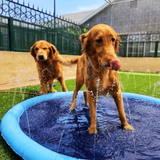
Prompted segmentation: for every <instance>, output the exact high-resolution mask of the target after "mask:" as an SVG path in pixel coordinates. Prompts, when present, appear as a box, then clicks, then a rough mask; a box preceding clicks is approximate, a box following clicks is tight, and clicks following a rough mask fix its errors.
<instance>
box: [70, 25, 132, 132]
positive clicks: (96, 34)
mask: <svg viewBox="0 0 160 160" xmlns="http://www.w3.org/2000/svg"><path fill="white" fill-rule="evenodd" d="M80 41H81V44H82V51H83V54H82V55H81V57H80V58H79V59H78V62H77V73H76V88H75V90H74V93H73V97H72V103H71V105H70V109H71V110H73V109H75V107H76V101H75V100H76V97H77V94H78V91H79V90H80V88H81V87H82V85H83V84H85V86H86V92H84V98H85V103H86V104H87V105H89V107H90V116H91V121H90V123H91V124H90V127H89V128H88V131H89V133H90V134H93V133H97V116H96V100H97V99H98V96H100V95H104V96H106V95H107V93H109V94H110V95H111V96H112V97H113V99H114V101H115V103H116V106H117V109H118V112H119V119H120V121H121V124H122V126H123V128H124V129H125V130H131V131H133V130H134V128H133V127H132V126H131V125H130V124H129V123H128V122H127V119H126V115H125V111H124V107H123V99H122V93H121V88H120V84H119V77H118V70H119V69H120V62H119V60H118V58H117V55H116V53H117V52H118V51H119V45H120V36H119V34H117V33H116V32H115V31H114V30H113V29H112V28H111V27H109V26H108V25H104V24H98V25H96V26H94V27H93V28H91V29H90V30H89V31H88V32H87V33H85V34H82V35H81V36H80Z"/></svg>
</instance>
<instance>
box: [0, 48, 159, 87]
mask: <svg viewBox="0 0 160 160" xmlns="http://www.w3.org/2000/svg"><path fill="white" fill-rule="evenodd" d="M62 56H63V57H64V58H65V59H71V58H74V57H75V56H73V55H62ZM119 60H120V62H121V70H122V71H134V72H151V73H155V72H160V58H122V57H119ZM64 74H65V79H75V78H76V76H75V75H76V65H73V66H64ZM32 84H39V79H38V73H37V68H36V64H35V61H34V59H33V57H32V56H31V55H30V53H25V52H7V51H0V89H3V86H4V85H5V86H6V85H9V86H10V88H13V87H19V86H25V85H32Z"/></svg>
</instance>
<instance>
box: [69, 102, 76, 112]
mask: <svg viewBox="0 0 160 160" xmlns="http://www.w3.org/2000/svg"><path fill="white" fill-rule="evenodd" d="M75 108H76V104H75V103H72V104H71V105H70V107H69V109H70V110H71V111H72V110H74V109H75Z"/></svg>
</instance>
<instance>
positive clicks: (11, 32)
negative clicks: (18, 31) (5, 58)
mask: <svg viewBox="0 0 160 160" xmlns="http://www.w3.org/2000/svg"><path fill="white" fill-rule="evenodd" d="M8 34H9V36H8V37H9V50H10V51H14V30H13V18H11V17H9V18H8Z"/></svg>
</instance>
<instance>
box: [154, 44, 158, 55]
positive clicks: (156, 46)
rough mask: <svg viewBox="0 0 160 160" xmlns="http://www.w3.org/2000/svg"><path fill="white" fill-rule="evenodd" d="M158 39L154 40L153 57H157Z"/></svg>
mask: <svg viewBox="0 0 160 160" xmlns="http://www.w3.org/2000/svg"><path fill="white" fill-rule="evenodd" d="M158 43H159V42H158V41H156V42H155V53H154V57H157V54H158Z"/></svg>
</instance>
